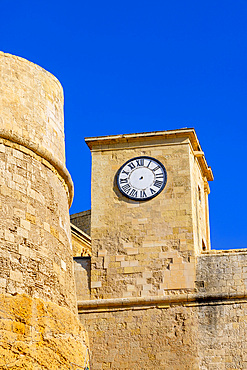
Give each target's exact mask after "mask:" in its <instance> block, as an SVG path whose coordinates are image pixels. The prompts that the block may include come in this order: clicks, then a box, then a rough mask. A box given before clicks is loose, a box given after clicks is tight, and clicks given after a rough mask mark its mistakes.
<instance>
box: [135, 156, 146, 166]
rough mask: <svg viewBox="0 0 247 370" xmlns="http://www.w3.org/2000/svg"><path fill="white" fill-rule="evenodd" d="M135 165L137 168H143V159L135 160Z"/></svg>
mask: <svg viewBox="0 0 247 370" xmlns="http://www.w3.org/2000/svg"><path fill="white" fill-rule="evenodd" d="M136 165H137V167H139V166H144V158H141V159H137V160H136Z"/></svg>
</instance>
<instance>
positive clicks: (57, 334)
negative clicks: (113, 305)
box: [0, 295, 89, 370]
mask: <svg viewBox="0 0 247 370" xmlns="http://www.w3.org/2000/svg"><path fill="white" fill-rule="evenodd" d="M0 306H1V310H0V369H12V370H19V369H26V370H34V369H35V370H58V369H64V370H66V369H68V370H72V369H73V370H76V369H77V368H78V367H76V366H75V365H73V364H76V365H79V366H81V367H82V368H84V366H85V365H86V364H88V355H89V353H88V338H87V335H86V332H85V330H84V328H83V327H82V325H81V324H80V323H79V322H78V319H77V317H76V316H74V314H73V313H71V311H69V310H68V309H66V308H62V307H59V306H58V305H56V304H54V303H51V302H44V301H43V300H41V299H35V298H33V299H32V298H30V297H28V296H27V295H17V296H15V297H7V296H5V295H0Z"/></svg>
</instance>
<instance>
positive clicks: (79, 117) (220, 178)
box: [0, 0, 247, 249]
mask: <svg viewBox="0 0 247 370" xmlns="http://www.w3.org/2000/svg"><path fill="white" fill-rule="evenodd" d="M0 49H1V50H2V51H4V52H9V53H11V54H15V55H19V56H22V57H24V58H26V59H29V60H31V61H33V62H35V63H37V64H39V65H41V66H42V67H43V68H45V69H47V70H48V71H50V72H51V73H53V74H54V75H55V76H56V77H57V78H58V79H59V80H60V81H61V83H62V85H63V87H64V90H65V133H66V150H67V167H68V169H69V171H70V173H71V175H72V178H73V181H74V184H75V199H74V203H73V206H72V208H71V213H75V212H80V211H82V210H86V209H89V208H90V164H91V159H90V151H89V149H88V148H87V146H86V145H85V143H84V139H83V138H84V137H86V136H99V135H108V134H118V133H131V132H143V131H154V130H167V129H177V128H181V127H195V129H196V132H197V135H198V137H199V140H200V142H201V145H202V148H203V150H204V151H205V154H206V158H207V161H208V164H209V165H210V166H211V167H212V169H213V172H214V176H215V181H214V182H213V183H211V184H210V185H211V194H210V221H211V239H212V248H214V249H230V248H243V247H245V248H247V237H246V234H247V225H246V224H247V216H246V210H247V191H246V186H247V168H246V167H247V166H246V149H247V145H246V136H247V128H246V127H247V126H246V122H247V78H246V77H247V2H246V1H244V0H235V1H229V0H224V1H223V0H221V1H217V0H214V1H212V0H210V1H198V0H196V1H191V0H187V1H184V0H183V1H182V0H177V1H166V0H157V1H145V0H142V1H135V0H132V1H129V0H125V1H121V2H120V1H108V0H105V1H99V0H97V1H94V0H91V1H82V0H80V1H79V0H71V1H63V0H60V1H58V0H50V1H47V0H42V1H41V0H35V1H33V0H32V1H31V0H29V1H27V0H22V1H9V0H0Z"/></svg>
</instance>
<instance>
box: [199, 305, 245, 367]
mask: <svg viewBox="0 0 247 370" xmlns="http://www.w3.org/2000/svg"><path fill="white" fill-rule="evenodd" d="M197 315H198V333H197V341H198V354H199V357H200V363H199V364H200V366H199V369H201V370H225V369H231V370H233V369H238V370H242V369H247V344H246V337H247V299H245V302H241V301H239V302H238V301H231V300H228V302H227V301H225V302H222V304H219V305H217V304H214V303H213V302H212V303H211V305H208V306H207V305H201V306H199V308H198V312H197Z"/></svg>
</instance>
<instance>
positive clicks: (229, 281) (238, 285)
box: [197, 249, 247, 294]
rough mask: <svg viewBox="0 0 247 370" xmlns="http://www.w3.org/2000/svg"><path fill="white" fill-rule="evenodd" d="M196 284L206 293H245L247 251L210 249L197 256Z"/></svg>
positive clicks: (246, 288) (246, 287)
mask: <svg viewBox="0 0 247 370" xmlns="http://www.w3.org/2000/svg"><path fill="white" fill-rule="evenodd" d="M197 285H198V289H199V291H200V292H206V293H218V294H221V293H239V294H245V293H247V251H246V250H245V249H242V250H241V249H240V250H235V251H234V250H228V251H227V250H226V251H210V252H208V254H203V255H201V256H199V257H198V258H197Z"/></svg>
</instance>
